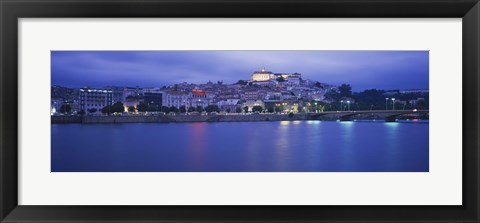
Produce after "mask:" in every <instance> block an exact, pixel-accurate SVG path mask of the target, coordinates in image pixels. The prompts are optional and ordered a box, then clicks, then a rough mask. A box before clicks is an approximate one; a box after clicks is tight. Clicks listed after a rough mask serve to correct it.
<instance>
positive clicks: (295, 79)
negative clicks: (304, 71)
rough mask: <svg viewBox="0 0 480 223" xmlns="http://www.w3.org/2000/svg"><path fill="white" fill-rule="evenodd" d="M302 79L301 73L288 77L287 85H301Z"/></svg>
mask: <svg viewBox="0 0 480 223" xmlns="http://www.w3.org/2000/svg"><path fill="white" fill-rule="evenodd" d="M301 79H302V75H301V74H299V73H293V74H290V75H288V79H287V83H288V84H291V85H300V80H301Z"/></svg>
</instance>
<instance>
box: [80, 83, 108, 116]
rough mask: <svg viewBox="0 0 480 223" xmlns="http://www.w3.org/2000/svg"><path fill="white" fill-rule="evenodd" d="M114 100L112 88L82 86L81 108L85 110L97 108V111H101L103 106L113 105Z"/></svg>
mask: <svg viewBox="0 0 480 223" xmlns="http://www.w3.org/2000/svg"><path fill="white" fill-rule="evenodd" d="M112 102H113V93H112V90H107V89H95V88H80V109H81V110H83V111H85V112H88V111H89V110H90V109H96V110H97V111H96V112H95V113H101V112H102V108H104V107H105V106H109V105H112Z"/></svg>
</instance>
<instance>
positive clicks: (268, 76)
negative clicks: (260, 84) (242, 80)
mask: <svg viewBox="0 0 480 223" xmlns="http://www.w3.org/2000/svg"><path fill="white" fill-rule="evenodd" d="M251 80H252V81H270V80H275V74H273V73H272V72H271V71H267V70H265V68H262V70H261V71H255V72H253V74H252V77H251Z"/></svg>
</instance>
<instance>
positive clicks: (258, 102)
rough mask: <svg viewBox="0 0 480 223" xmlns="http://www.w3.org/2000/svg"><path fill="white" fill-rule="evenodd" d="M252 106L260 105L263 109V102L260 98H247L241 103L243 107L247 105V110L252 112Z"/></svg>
mask: <svg viewBox="0 0 480 223" xmlns="http://www.w3.org/2000/svg"><path fill="white" fill-rule="evenodd" d="M254 106H260V107H262V109H265V103H263V101H262V100H247V101H246V102H245V103H243V107H248V111H249V112H252V109H253V107H254Z"/></svg>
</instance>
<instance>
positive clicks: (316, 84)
mask: <svg viewBox="0 0 480 223" xmlns="http://www.w3.org/2000/svg"><path fill="white" fill-rule="evenodd" d="M315 87H317V88H322V89H323V86H322V84H321V83H320V82H318V81H317V82H316V83H315Z"/></svg>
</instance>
